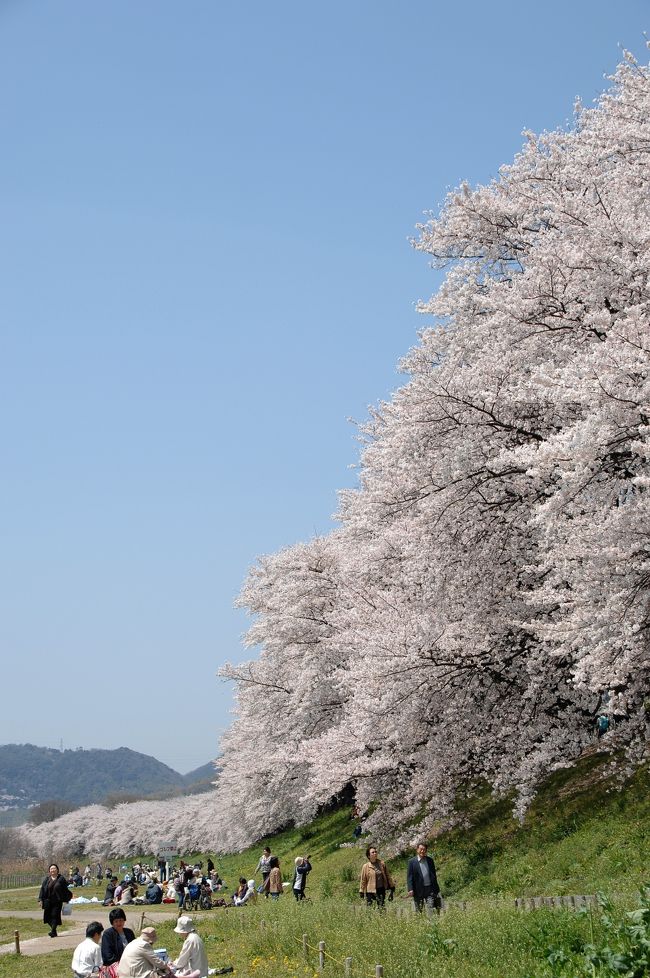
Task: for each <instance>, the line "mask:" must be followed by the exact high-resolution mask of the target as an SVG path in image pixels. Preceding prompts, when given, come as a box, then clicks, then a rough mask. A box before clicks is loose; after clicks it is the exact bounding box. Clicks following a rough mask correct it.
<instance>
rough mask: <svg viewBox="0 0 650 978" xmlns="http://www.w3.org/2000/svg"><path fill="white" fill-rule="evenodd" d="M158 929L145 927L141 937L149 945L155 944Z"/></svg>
mask: <svg viewBox="0 0 650 978" xmlns="http://www.w3.org/2000/svg"><path fill="white" fill-rule="evenodd" d="M156 935H157V932H156V928H155V927H143V928H142V930H141V931H140V937H144V939H145V941H147V942H148V943H149V944H153V942H154V941H155V940H156Z"/></svg>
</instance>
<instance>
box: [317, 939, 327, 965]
mask: <svg viewBox="0 0 650 978" xmlns="http://www.w3.org/2000/svg"><path fill="white" fill-rule="evenodd" d="M318 967H319V968H320V970H321V971H322V970H323V968H324V967H325V941H319V942H318Z"/></svg>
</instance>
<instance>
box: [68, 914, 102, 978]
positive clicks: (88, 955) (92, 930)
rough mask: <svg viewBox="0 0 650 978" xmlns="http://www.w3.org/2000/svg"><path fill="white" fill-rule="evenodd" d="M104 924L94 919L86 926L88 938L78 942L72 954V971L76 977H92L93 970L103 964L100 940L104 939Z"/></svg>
mask: <svg viewBox="0 0 650 978" xmlns="http://www.w3.org/2000/svg"><path fill="white" fill-rule="evenodd" d="M103 930H104V925H103V924H100V922H99V921H98V920H93V921H92V923H90V924H88V926H87V927H86V938H85V940H83V941H82V942H81V944H77V946H76V948H75V949H74V954H73V955H72V971H73V973H74V975H75V978H90V975H92V974H93V972H95V971H98V970H99V969H100V968H101V966H102V949H101V947H100V946H99V942H100V941H101V939H102V931H103Z"/></svg>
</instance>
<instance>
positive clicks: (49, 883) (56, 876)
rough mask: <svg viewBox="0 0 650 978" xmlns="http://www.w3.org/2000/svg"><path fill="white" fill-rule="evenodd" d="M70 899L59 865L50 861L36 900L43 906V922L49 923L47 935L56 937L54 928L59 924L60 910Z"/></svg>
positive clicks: (70, 894) (70, 895)
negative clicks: (50, 863)
mask: <svg viewBox="0 0 650 978" xmlns="http://www.w3.org/2000/svg"><path fill="white" fill-rule="evenodd" d="M70 900H72V893H71V892H70V890H69V889H68V884H67V883H66V881H65V878H64V877H63V876H61V873H60V872H59V867H58V866H57V864H56V863H52V865H51V866H50V868H49V870H48V875H47V876H46V877H45V879H44V880H43V882H42V883H41V889H40V892H39V894H38V902H39V903H40V905H41V907H42V908H43V923H44V924H48V925H49V928H50V929H49V931H48V937H56V936H57V933H56V929H57V927H59V926H60V924H61V910H62V909H63V904H64V903H69V902H70Z"/></svg>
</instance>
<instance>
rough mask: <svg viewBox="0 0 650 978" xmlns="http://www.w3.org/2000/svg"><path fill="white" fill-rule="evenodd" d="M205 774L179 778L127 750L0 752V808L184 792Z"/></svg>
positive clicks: (26, 748)
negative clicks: (50, 802)
mask: <svg viewBox="0 0 650 978" xmlns="http://www.w3.org/2000/svg"><path fill="white" fill-rule="evenodd" d="M205 770H207V767H206V768H198V769H197V771H196V772H192V775H196V776H195V777H192V776H191V775H190V776H185V777H184V776H183V775H181V774H178V772H177V771H174V770H172V768H170V767H167V765H166V764H162V763H161V762H160V761H157V760H156V758H155V757H149V756H148V755H146V754H139V753H138V752H137V751H134V750H130V749H129V748H128V747H119V748H118V749H117V750H82V749H81V748H79V749H78V750H64V751H59V750H53V749H52V748H49V747H35V746H34V745H33V744H5V745H2V746H0V808H1V809H5V810H6V809H15V808H23V809H24V808H27V807H29V806H30V805H35V804H38V803H39V802H42V801H46V800H50V799H53V798H56V799H59V800H61V801H66V802H69V803H70V804H72V805H90V804H93V803H95V802H103V801H105V800H106V799H107V798H110V797H111V796H118V797H119V796H120V795H127V796H136V797H138V798H142V797H145V796H148V795H153V794H160V793H161V792H165V791H170V792H172V793H174V794H179V793H181V792H184V791H185V790H186V789H187V787H188V784H189V783H190V781H191V782H194V781H197V780H199V777H198V775H202V776H204V773H205Z"/></svg>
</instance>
